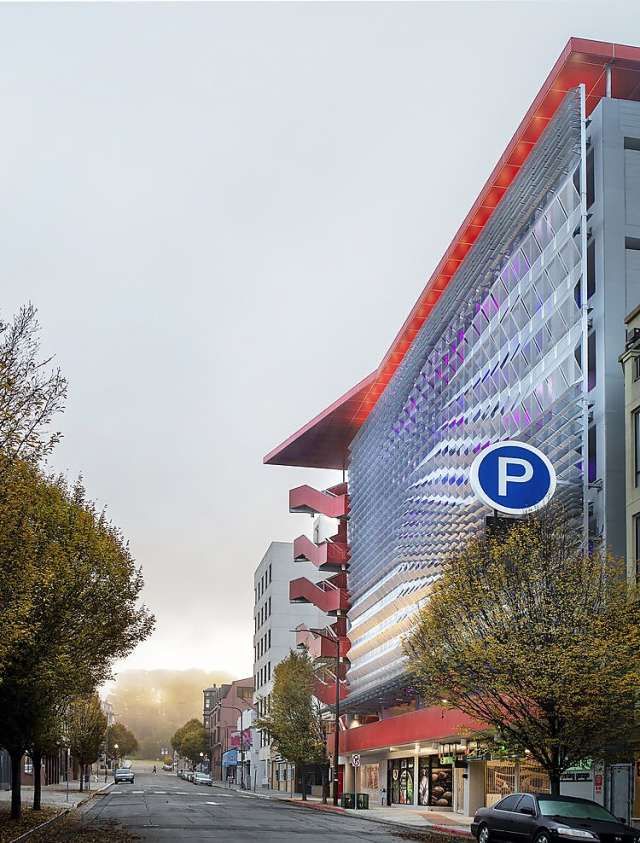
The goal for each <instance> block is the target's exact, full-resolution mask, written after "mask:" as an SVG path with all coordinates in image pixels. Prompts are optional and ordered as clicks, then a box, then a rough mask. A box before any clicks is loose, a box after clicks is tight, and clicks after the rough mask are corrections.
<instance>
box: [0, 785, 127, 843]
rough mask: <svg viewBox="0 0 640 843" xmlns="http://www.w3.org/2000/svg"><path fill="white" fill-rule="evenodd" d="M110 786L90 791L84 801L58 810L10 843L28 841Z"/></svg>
mask: <svg viewBox="0 0 640 843" xmlns="http://www.w3.org/2000/svg"><path fill="white" fill-rule="evenodd" d="M112 784H113V782H107V784H105V785H103V786H102V787H99V788H98V790H93V791H91V793H88V794H87V797H86V799H83V800H82V801H81V802H78V803H76V804H75V805H72V806H71V807H69V808H62V809H61V810H60V813H58V814H56V815H55V817H50V818H49V819H48V820H45V821H44V822H42V823H40V825H36V826H34V828H30V829H29V830H28V831H25V832H24V833H23V834H21V835H20V836H19V837H14V838H13V840H11V841H10V843H18V841H20V840H28V839H29V837H31V835H32V834H36V832H38V831H41V830H42V829H43V828H46V827H47V826H49V825H51V824H52V823H55V822H57V821H58V820H60V819H62V817H66V816H67V814H69V813H70V812H71V811H76V810H78V808H81V807H84V806H85V805H86V804H87V803H88V802H90V801H91V800H92V799H93V798H94V797H95V796H97V795H98V794H99V793H102V792H103V791H105V790H107V788H109V787H111V785H112Z"/></svg>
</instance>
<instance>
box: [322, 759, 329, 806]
mask: <svg viewBox="0 0 640 843" xmlns="http://www.w3.org/2000/svg"><path fill="white" fill-rule="evenodd" d="M327 772H328V768H327V766H326V765H325V764H323V765H322V804H323V805H326V804H327V796H328V795H329V776H328V775H327Z"/></svg>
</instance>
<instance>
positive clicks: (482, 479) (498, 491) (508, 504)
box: [469, 440, 557, 515]
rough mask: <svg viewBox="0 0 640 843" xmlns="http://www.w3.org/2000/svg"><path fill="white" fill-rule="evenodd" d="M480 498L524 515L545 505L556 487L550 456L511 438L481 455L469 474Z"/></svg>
mask: <svg viewBox="0 0 640 843" xmlns="http://www.w3.org/2000/svg"><path fill="white" fill-rule="evenodd" d="M469 480H470V482H471V488H472V489H473V491H474V493H475V495H476V497H477V498H479V499H480V500H481V501H482V502H483V503H485V504H486V505H487V506H490V507H491V508H492V509H495V510H498V511H499V512H504V513H506V514H507V515H524V514H525V513H527V512H534V511H535V510H537V509H541V508H542V507H543V506H545V505H546V504H547V503H548V502H549V501H550V500H551V498H552V497H553V494H554V492H555V490H556V482H557V480H556V472H555V469H554V467H553V465H552V464H551V462H550V461H549V459H548V458H547V457H546V456H545V454H543V453H542V451H539V450H538V449H537V448H534V447H533V445H527V444H526V443H525V442H516V441H513V440H507V441H506V442H497V443H496V444H495V445H490V446H489V447H488V448H485V449H484V450H483V451H480V453H479V454H478V455H477V457H476V458H475V459H474V461H473V462H472V464H471V470H470V474H469Z"/></svg>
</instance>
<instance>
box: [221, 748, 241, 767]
mask: <svg viewBox="0 0 640 843" xmlns="http://www.w3.org/2000/svg"><path fill="white" fill-rule="evenodd" d="M222 766H223V767H237V766H238V750H237V749H228V750H227V751H226V752H225V753H224V755H223V756H222Z"/></svg>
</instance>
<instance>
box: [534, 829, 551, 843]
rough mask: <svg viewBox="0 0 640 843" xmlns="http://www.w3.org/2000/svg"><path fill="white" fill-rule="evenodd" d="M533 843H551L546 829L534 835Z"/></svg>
mask: <svg viewBox="0 0 640 843" xmlns="http://www.w3.org/2000/svg"><path fill="white" fill-rule="evenodd" d="M534 843H551V836H550V834H549V832H548V831H547V830H546V829H544V830H543V831H539V832H538V833H537V834H536V838H535V840H534Z"/></svg>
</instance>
